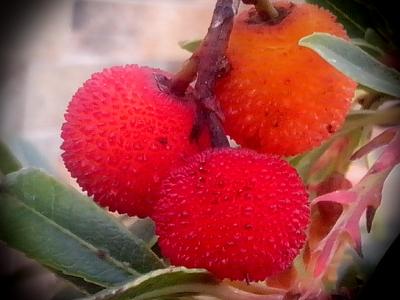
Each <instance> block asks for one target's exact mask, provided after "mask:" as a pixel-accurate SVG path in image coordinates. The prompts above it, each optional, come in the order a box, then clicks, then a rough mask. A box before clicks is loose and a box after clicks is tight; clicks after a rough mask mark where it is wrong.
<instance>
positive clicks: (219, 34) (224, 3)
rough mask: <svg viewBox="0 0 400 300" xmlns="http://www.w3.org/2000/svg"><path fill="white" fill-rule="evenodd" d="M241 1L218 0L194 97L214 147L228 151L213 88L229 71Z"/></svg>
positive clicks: (199, 65)
mask: <svg viewBox="0 0 400 300" xmlns="http://www.w3.org/2000/svg"><path fill="white" fill-rule="evenodd" d="M239 4H240V0H218V1H217V3H216V5H215V9H214V13H213V17H212V20H211V24H210V27H209V28H208V32H207V35H206V37H205V38H204V40H203V43H202V45H201V49H200V51H199V55H200V59H199V64H198V72H197V81H196V85H195V92H194V93H195V96H196V98H197V101H198V103H199V105H201V107H202V109H203V111H204V112H205V114H206V120H207V124H208V127H209V129H210V132H211V140H212V144H213V146H214V147H229V142H228V139H227V137H226V135H225V132H224V129H223V128H222V123H221V118H222V114H221V112H220V109H219V106H218V104H217V102H216V99H215V94H214V88H215V83H216V80H217V78H218V76H219V75H220V74H221V72H223V71H224V67H226V58H225V51H226V48H227V47H228V42H229V37H230V34H231V31H232V27H233V18H234V16H235V14H236V13H237V10H238V8H239Z"/></svg>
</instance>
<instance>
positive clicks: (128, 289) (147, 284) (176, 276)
mask: <svg viewBox="0 0 400 300" xmlns="http://www.w3.org/2000/svg"><path fill="white" fill-rule="evenodd" d="M217 283H218V282H217V281H216V280H215V279H214V277H213V276H212V275H211V274H210V273H208V272H206V271H205V270H202V269H186V268H184V267H177V268H168V269H163V270H156V271H153V272H150V273H148V274H146V275H143V276H142V277H139V278H137V279H136V280H134V281H131V282H128V283H125V284H122V285H120V286H117V287H113V288H109V289H106V290H103V291H100V292H99V293H97V294H95V295H93V296H89V297H86V298H84V300H129V299H132V300H133V299H141V300H145V299H165V298H168V297H178V296H190V295H196V294H199V293H201V292H202V291H204V292H207V287H208V286H212V285H216V284H217ZM168 299H169V298H168ZM171 299H173V298H171Z"/></svg>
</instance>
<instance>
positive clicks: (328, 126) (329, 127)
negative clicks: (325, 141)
mask: <svg viewBox="0 0 400 300" xmlns="http://www.w3.org/2000/svg"><path fill="white" fill-rule="evenodd" d="M326 130H327V131H328V132H329V133H334V132H335V128H334V127H333V125H332V124H328V125H326Z"/></svg>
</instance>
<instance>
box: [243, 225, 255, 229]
mask: <svg viewBox="0 0 400 300" xmlns="http://www.w3.org/2000/svg"><path fill="white" fill-rule="evenodd" d="M252 228H253V226H252V225H251V224H246V225H244V229H247V230H250V229H252Z"/></svg>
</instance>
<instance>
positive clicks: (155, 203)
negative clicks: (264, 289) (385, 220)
mask: <svg viewBox="0 0 400 300" xmlns="http://www.w3.org/2000/svg"><path fill="white" fill-rule="evenodd" d="M275 5H276V8H277V9H278V12H279V13H280V17H279V19H278V20H275V21H273V20H265V19H262V18H260V16H259V15H258V14H257V12H256V11H255V10H253V9H250V10H247V11H244V12H243V13H242V14H241V15H240V16H238V17H237V18H236V21H235V24H234V27H233V31H232V35H231V39H230V42H229V46H228V49H227V52H226V56H227V58H228V61H229V64H230V71H229V72H228V73H227V74H226V75H225V76H222V78H220V79H219V81H218V83H217V87H216V90H215V95H216V99H217V100H218V101H219V103H220V105H221V107H222V110H223V114H224V116H225V121H224V124H223V126H224V129H225V130H226V132H227V134H229V135H230V136H231V137H232V138H234V139H235V140H236V141H237V142H238V143H239V144H240V145H241V146H242V147H247V148H250V149H252V150H250V149H245V148H239V149H233V148H215V149H212V148H211V142H210V135H211V134H210V133H209V131H208V129H207V128H206V127H205V126H203V127H204V128H203V127H202V126H200V125H199V124H200V122H198V119H199V118H198V107H197V106H198V104H197V103H196V100H195V98H194V96H193V93H192V92H191V91H190V87H189V89H188V91H187V92H186V93H185V95H183V96H181V95H179V96H177V95H174V93H173V92H172V91H171V90H169V89H168V84H165V83H168V82H169V81H170V79H171V77H172V75H171V74H169V73H167V72H164V71H161V70H157V69H151V68H147V67H139V66H137V65H127V66H123V67H113V68H109V69H105V70H103V71H102V72H100V73H96V74H94V75H92V77H91V78H90V79H89V80H88V81H86V82H85V83H84V84H83V86H82V87H81V88H80V89H79V90H78V91H77V92H76V94H75V95H74V96H73V98H72V101H71V103H70V104H69V107H68V110H67V113H66V115H65V120H66V122H65V123H64V125H63V127H62V134H61V136H62V139H63V144H62V146H61V148H62V150H63V151H64V152H63V154H62V157H63V159H64V162H65V165H66V167H67V169H68V170H69V171H70V173H71V175H72V177H74V178H76V179H77V182H78V184H79V185H80V186H81V187H82V188H83V189H84V190H85V191H87V193H88V194H89V195H91V196H93V198H94V200H95V201H96V202H98V203H99V204H100V205H102V206H104V207H108V208H109V209H110V210H111V211H117V212H119V213H127V214H128V215H131V216H139V217H147V216H150V217H151V218H152V219H153V220H154V221H155V223H156V231H157V234H158V235H159V245H160V248H161V251H162V254H163V255H164V256H165V257H166V258H168V259H169V260H170V261H171V263H172V264H174V265H184V266H187V267H198V268H206V269H208V270H210V271H211V272H213V273H214V274H215V275H216V276H217V277H219V278H230V279H234V280H244V279H246V280H264V279H265V278H266V277H268V276H271V275H274V274H277V273H279V272H281V271H283V270H285V269H286V268H288V267H289V266H290V265H291V264H292V262H293V260H294V258H295V257H296V256H297V255H298V254H299V251H300V249H301V248H302V247H303V245H304V243H305V240H306V233H305V232H306V229H307V226H308V224H309V222H310V211H309V205H308V195H307V191H306V188H305V186H304V184H303V183H302V181H301V178H300V177H299V175H298V174H297V172H296V170H295V169H294V168H292V167H291V166H290V165H289V164H288V163H287V162H286V161H285V160H283V159H282V158H280V157H279V156H286V155H294V154H298V153H301V152H304V151H307V150H310V149H312V148H313V147H316V146H318V145H319V144H320V143H321V142H322V141H323V140H325V139H327V138H328V137H329V136H330V135H331V134H332V133H334V132H335V131H336V130H337V129H338V128H339V127H340V126H341V124H342V122H343V120H344V117H345V115H346V113H347V112H348V109H349V106H350V101H351V97H352V95H353V93H354V90H355V83H354V82H353V81H351V80H350V79H348V78H346V77H345V76H344V75H342V74H341V73H339V72H338V71H336V70H335V69H333V68H332V67H331V66H329V65H328V64H327V63H326V62H324V61H323V60H322V59H321V58H319V57H318V55H316V54H315V53H313V52H311V51H310V50H307V49H303V48H300V47H299V46H298V45H297V41H298V40H299V38H301V37H303V36H305V35H308V34H310V33H312V32H314V31H325V32H329V33H331V34H335V35H337V36H340V37H345V38H346V33H345V31H344V29H343V27H342V26H341V25H340V24H338V23H336V22H335V19H334V17H333V16H332V15H331V14H329V13H328V12H327V11H325V10H322V9H320V8H318V7H317V6H314V5H309V4H296V5H295V4H293V3H289V2H285V1H279V2H276V3H275ZM199 127H200V129H199ZM195 128H196V131H197V134H193V132H194V129H195Z"/></svg>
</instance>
